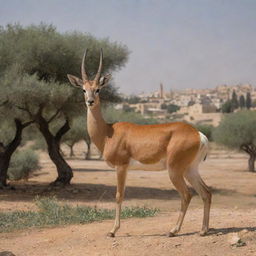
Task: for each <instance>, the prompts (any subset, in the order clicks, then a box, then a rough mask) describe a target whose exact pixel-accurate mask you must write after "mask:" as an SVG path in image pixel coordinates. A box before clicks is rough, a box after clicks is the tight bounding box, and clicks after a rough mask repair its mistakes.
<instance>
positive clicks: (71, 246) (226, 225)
mask: <svg viewBox="0 0 256 256" xmlns="http://www.w3.org/2000/svg"><path fill="white" fill-rule="evenodd" d="M176 217H177V214H175V213H172V214H169V216H167V215H165V214H164V215H160V216H157V217H153V218H146V219H128V220H123V221H122V227H121V230H120V232H119V233H118V235H117V237H115V238H108V237H106V232H107V231H108V230H109V229H110V228H111V226H112V221H103V222H101V223H92V224H86V225H75V226H67V227H58V228H51V229H48V228H47V229H38V230H27V231H23V232H17V233H12V234H1V235H0V241H1V242H0V248H1V250H11V251H12V252H13V253H15V254H16V255H17V256H38V255H40V256H57V255H58V256H62V255H63V256H64V255H70V256H71V255H74V256H78V255H104V256H105V255H111V256H112V255H117V256H125V255H131V256H132V255H145V256H148V255H173V256H175V255H182V256H191V255H192V256H193V255H198V256H206V255H207V256H215V255H216V256H220V255H227V256H231V255H244V256H245V255H251V256H253V255H256V225H255V224H256V211H255V210H250V211H246V212H244V211H241V210H240V211H236V212H231V211H229V210H223V209H214V210H213V211H212V214H211V217H212V218H211V225H212V226H214V227H215V230H213V231H212V232H211V235H209V236H206V237H200V236H199V235H198V233H197V231H198V230H199V228H200V226H201V217H202V211H201V210H197V209H193V210H190V211H189V212H188V215H187V217H186V220H185V223H184V228H183V229H182V232H181V234H180V235H179V236H177V237H173V238H169V237H166V236H165V232H167V231H168V230H169V228H170V227H171V224H172V225H173V224H174V223H175V221H176ZM245 228H246V229H248V231H247V232H246V233H245V234H244V235H243V236H242V237H243V241H245V242H246V245H245V246H242V247H232V246H231V245H230V242H229V240H230V237H231V236H232V234H233V233H232V232H240V233H242V234H243V233H244V232H245V231H242V230H244V229H245Z"/></svg>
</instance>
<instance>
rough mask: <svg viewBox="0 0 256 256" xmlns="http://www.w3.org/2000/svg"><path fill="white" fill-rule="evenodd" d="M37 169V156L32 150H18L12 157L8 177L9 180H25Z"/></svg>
mask: <svg viewBox="0 0 256 256" xmlns="http://www.w3.org/2000/svg"><path fill="white" fill-rule="evenodd" d="M38 168H39V159H38V155H37V154H36V153H35V152H34V151H33V150H32V149H24V150H19V151H17V152H15V153H14V154H13V156H12V159H11V163H10V167H9V169H8V177H9V179H10V180H20V179H27V178H28V177H29V174H30V173H31V172H33V171H35V170H37V169H38Z"/></svg>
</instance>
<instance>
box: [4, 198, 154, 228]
mask: <svg viewBox="0 0 256 256" xmlns="http://www.w3.org/2000/svg"><path fill="white" fill-rule="evenodd" d="M35 204H36V206H37V207H38V211H13V212H4V213H0V232H10V231H13V230H19V229H25V228H29V227H50V226H58V225H68V224H85V223H90V222H93V221H100V220H106V219H113V218H114V213H115V212H114V211H113V210H108V209H97V208H92V207H88V206H76V207H72V206H69V205H67V204H61V203H60V202H58V201H57V199H56V198H55V197H51V198H47V197H45V198H36V199H35ZM157 212H159V210H158V209H156V208H154V209H152V208H147V207H125V208H124V209H123V210H122V214H121V218H131V217H138V218H144V217H153V216H155V215H156V213H157Z"/></svg>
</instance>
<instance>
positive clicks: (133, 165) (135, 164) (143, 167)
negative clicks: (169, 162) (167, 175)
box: [128, 159, 166, 171]
mask: <svg viewBox="0 0 256 256" xmlns="http://www.w3.org/2000/svg"><path fill="white" fill-rule="evenodd" d="M128 170H140V171H163V170H166V159H161V160H160V161H159V162H157V163H155V164H143V163H141V162H139V161H136V160H134V159H131V160H130V163H129V166H128Z"/></svg>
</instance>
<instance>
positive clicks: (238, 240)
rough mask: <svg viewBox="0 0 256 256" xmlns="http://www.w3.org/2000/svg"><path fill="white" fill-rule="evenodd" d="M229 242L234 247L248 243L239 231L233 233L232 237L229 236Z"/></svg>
mask: <svg viewBox="0 0 256 256" xmlns="http://www.w3.org/2000/svg"><path fill="white" fill-rule="evenodd" d="M229 243H230V245H231V246H233V247H241V246H245V245H246V243H245V242H244V241H242V239H241V238H240V236H239V235H238V233H232V234H231V237H230V238H229Z"/></svg>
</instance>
